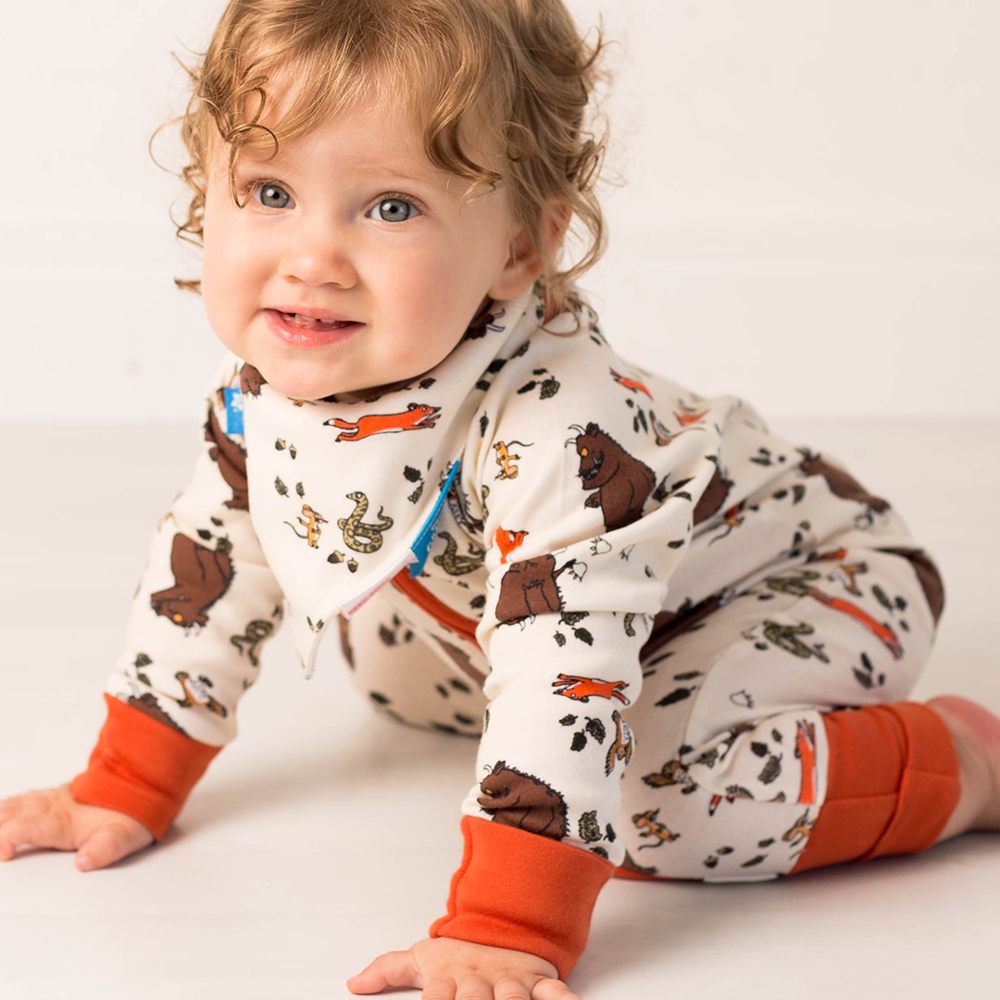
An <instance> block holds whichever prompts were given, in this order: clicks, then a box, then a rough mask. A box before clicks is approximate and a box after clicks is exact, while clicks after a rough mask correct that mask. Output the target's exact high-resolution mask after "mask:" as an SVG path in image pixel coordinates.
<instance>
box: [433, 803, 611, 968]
mask: <svg viewBox="0 0 1000 1000" xmlns="http://www.w3.org/2000/svg"><path fill="white" fill-rule="evenodd" d="M461 826H462V835H463V837H464V838H465V850H464V852H463V854H462V864H461V867H460V868H459V869H458V871H457V872H455V874H454V875H453V876H452V880H451V891H450V892H449V894H448V914H447V916H444V917H441V918H440V919H439V920H436V921H435V922H434V923H433V924H432V925H431V928H430V931H429V934H430V936H431V937H432V938H433V937H448V938H457V939H458V940H460V941H472V942H474V943H476V944H488V945H493V946H495V947H498V948H512V949H514V950H516V951H526V952H529V953H530V954H532V955H538V957H539V958H544V959H546V961H549V962H551V963H552V964H553V965H554V966H555V967H556V969H558V970H559V978H560V979H565V978H566V977H567V976H568V975H569V974H570V972H571V971H572V969H573V966H574V965H576V963H577V960H578V959H579V958H580V955H581V954H582V952H583V948H584V945H586V943H587V935H588V933H589V932H590V918H591V914H592V913H593V909H594V904H595V903H596V902H597V895H598V893H599V892H600V891H601V889H602V888H603V887H604V884H605V882H607V881H608V879H610V878H611V876H612V875H613V874H614V871H615V868H614V865H612V864H611V862H610V861H606V860H605V859H604V858H601V857H599V856H598V855H596V854H592V853H590V852H589V851H585V850H583V849H582V848H579V847H571V846H570V845H568V844H562V843H560V842H559V841H557V840H552V839H550V838H549V837H542V836H539V835H538V834H534V833H525V831H524V830H519V829H517V828H516V827H512V826H505V825H503V824H501V823H496V822H493V821H491V820H487V819H480V818H478V817H474V816H464V817H463V818H462V825H461Z"/></svg>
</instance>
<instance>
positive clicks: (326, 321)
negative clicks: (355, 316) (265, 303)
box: [264, 309, 364, 347]
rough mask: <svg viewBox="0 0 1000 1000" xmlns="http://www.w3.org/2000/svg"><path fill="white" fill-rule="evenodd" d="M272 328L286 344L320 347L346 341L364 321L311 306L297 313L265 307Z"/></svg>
mask: <svg viewBox="0 0 1000 1000" xmlns="http://www.w3.org/2000/svg"><path fill="white" fill-rule="evenodd" d="M264 314H265V315H266V316H267V320H268V324H269V326H270V327H271V330H272V331H273V332H274V333H276V334H277V335H278V337H279V338H280V339H281V340H283V341H285V343H287V344H292V345H293V346H295V347H321V346H323V345H325V344H332V343H335V342H337V341H338V340H344V339H346V338H347V337H349V336H350V335H351V333H352V332H354V330H357V329H359V328H360V327H361V326H363V325H364V324H362V323H358V322H356V321H355V320H350V319H344V318H343V317H341V316H336V315H334V314H333V313H324V312H321V311H320V310H316V309H310V310H309V311H308V312H306V311H302V312H294V311H291V310H284V309H265V310H264Z"/></svg>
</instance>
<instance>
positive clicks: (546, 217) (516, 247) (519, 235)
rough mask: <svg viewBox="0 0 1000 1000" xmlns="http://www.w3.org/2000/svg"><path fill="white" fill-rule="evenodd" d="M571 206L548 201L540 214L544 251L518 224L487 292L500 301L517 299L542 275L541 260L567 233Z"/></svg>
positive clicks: (542, 264) (549, 256)
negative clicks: (497, 274) (495, 278)
mask: <svg viewBox="0 0 1000 1000" xmlns="http://www.w3.org/2000/svg"><path fill="white" fill-rule="evenodd" d="M572 214H573V213H572V210H571V209H570V208H569V206H568V205H564V204H562V203H561V202H558V203H557V202H550V203H549V205H548V207H547V208H546V210H545V212H544V214H543V216H542V241H543V243H544V247H543V251H544V256H543V253H542V252H540V251H539V249H538V247H537V246H536V245H535V242H534V240H533V239H532V238H531V234H530V233H529V232H528V230H527V229H526V228H525V227H524V226H523V225H519V226H518V227H517V230H516V231H515V235H514V237H513V239H512V240H511V242H510V254H509V256H508V258H507V263H506V264H505V265H504V269H503V271H501V273H500V275H499V276H498V277H497V280H496V281H495V282H494V283H493V287H492V288H490V291H489V294H490V297H491V298H494V299H498V300H500V301H501V302H503V301H506V300H508V299H516V298H517V297H518V296H519V295H521V294H522V293H523V292H525V291H527V290H528V289H529V288H530V287H531V286H532V285H533V284H534V283H535V281H536V280H537V279H538V278H539V277H540V276H541V274H542V271H543V270H544V260H545V258H546V257H548V258H549V259H551V258H553V257H555V255H556V253H557V252H558V250H559V245H560V243H562V239H563V237H564V236H565V234H566V227H567V226H568V225H569V220H570V217H571V216H572Z"/></svg>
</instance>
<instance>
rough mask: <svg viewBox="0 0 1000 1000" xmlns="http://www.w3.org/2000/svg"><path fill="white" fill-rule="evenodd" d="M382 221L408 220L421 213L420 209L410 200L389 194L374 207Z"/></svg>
mask: <svg viewBox="0 0 1000 1000" xmlns="http://www.w3.org/2000/svg"><path fill="white" fill-rule="evenodd" d="M372 211H373V212H377V213H378V218H379V220H380V221H382V222H406V221H407V220H408V219H410V218H412V217H413V216H414V215H419V214H420V209H419V208H417V206H416V205H414V204H413V202H412V201H410V199H409V198H402V197H399V196H397V195H387V196H386V197H384V198H383V199H382V200H381V201H380V202H379V203H378V204H377V205H376V206H375V207H374V208H373V209H372Z"/></svg>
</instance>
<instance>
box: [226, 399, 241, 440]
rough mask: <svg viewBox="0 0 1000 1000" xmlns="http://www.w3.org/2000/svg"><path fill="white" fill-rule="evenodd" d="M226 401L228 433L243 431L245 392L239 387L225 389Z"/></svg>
mask: <svg viewBox="0 0 1000 1000" xmlns="http://www.w3.org/2000/svg"><path fill="white" fill-rule="evenodd" d="M222 396H223V398H224V399H225V401H226V433H227V434H242V433H243V393H242V392H240V390H239V389H223V390H222Z"/></svg>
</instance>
